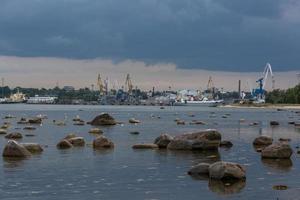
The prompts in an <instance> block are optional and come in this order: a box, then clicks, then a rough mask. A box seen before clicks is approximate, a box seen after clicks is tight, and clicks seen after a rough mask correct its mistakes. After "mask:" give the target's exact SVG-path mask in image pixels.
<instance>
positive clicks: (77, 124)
mask: <svg viewBox="0 0 300 200" xmlns="http://www.w3.org/2000/svg"><path fill="white" fill-rule="evenodd" d="M73 125H75V126H84V125H85V123H84V121H76V122H75V123H74V124H73Z"/></svg>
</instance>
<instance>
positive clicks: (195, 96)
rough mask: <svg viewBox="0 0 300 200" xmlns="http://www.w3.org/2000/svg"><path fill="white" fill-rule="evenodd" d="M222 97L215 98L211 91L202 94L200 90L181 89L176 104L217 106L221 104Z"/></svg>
mask: <svg viewBox="0 0 300 200" xmlns="http://www.w3.org/2000/svg"><path fill="white" fill-rule="evenodd" d="M223 102H224V101H223V100H222V99H218V98H214V96H213V95H212V94H210V93H207V94H202V93H201V92H199V91H193V90H181V91H179V93H178V95H177V98H176V100H175V102H174V104H173V105H174V106H207V107H216V106H218V105H221V104H222V103H223Z"/></svg>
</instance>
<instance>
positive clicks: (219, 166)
mask: <svg viewBox="0 0 300 200" xmlns="http://www.w3.org/2000/svg"><path fill="white" fill-rule="evenodd" d="M209 177H210V178H212V179H219V180H221V179H244V178H246V169H245V168H244V167H243V166H241V165H240V164H237V163H232V162H224V161H219V162H215V163H213V164H211V165H210V166H209Z"/></svg>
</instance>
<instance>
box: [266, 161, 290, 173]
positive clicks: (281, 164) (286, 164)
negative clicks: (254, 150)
mask: <svg viewBox="0 0 300 200" xmlns="http://www.w3.org/2000/svg"><path fill="white" fill-rule="evenodd" d="M261 161H262V163H263V165H264V166H266V167H269V168H272V169H275V170H280V171H290V170H291V169H292V167H293V161H292V160H291V159H267V158H263V159H261Z"/></svg>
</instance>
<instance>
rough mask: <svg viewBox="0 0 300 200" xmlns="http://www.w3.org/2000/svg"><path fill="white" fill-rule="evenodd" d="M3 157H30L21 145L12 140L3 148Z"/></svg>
mask: <svg viewBox="0 0 300 200" xmlns="http://www.w3.org/2000/svg"><path fill="white" fill-rule="evenodd" d="M2 155H3V157H17V158H22V157H28V156H31V153H30V152H29V151H28V150H27V149H26V148H25V147H24V146H23V145H21V144H19V143H18V142H16V141H14V140H9V141H8V142H7V144H6V145H5V147H4V150H3V153H2Z"/></svg>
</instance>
